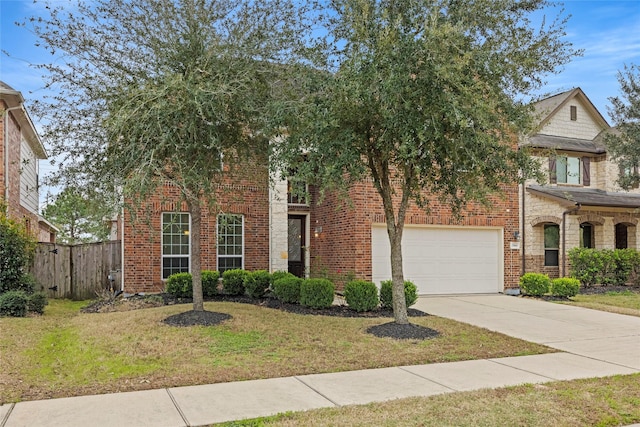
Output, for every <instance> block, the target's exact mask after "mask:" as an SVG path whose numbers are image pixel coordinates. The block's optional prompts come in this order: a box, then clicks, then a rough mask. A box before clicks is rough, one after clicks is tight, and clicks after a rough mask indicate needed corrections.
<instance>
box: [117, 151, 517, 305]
mask: <svg viewBox="0 0 640 427" xmlns="http://www.w3.org/2000/svg"><path fill="white" fill-rule="evenodd" d="M264 163H266V162H264ZM243 169H244V170H245V174H244V175H243V177H242V178H241V179H231V178H227V179H226V181H225V182H223V183H222V184H221V185H220V186H219V194H218V195H217V200H218V204H219V206H218V208H217V210H216V211H214V212H212V213H211V214H206V215H205V216H204V217H203V221H202V231H201V233H202V237H201V245H202V267H203V269H210V270H219V271H223V270H226V269H230V268H244V269H246V270H257V269H264V270H269V271H277V270H288V271H291V272H292V273H294V274H296V275H299V276H305V275H314V276H328V277H330V278H332V279H334V280H336V282H337V284H338V286H341V285H342V283H344V280H346V279H347V278H350V277H355V278H361V279H367V280H372V281H374V282H375V283H377V284H379V282H380V281H381V280H387V279H390V278H391V267H390V256H389V251H390V249H389V243H388V238H387V235H386V226H385V218H384V213H383V209H382V202H381V200H380V196H379V195H378V194H377V192H376V190H375V188H374V187H373V184H372V182H370V181H364V182H361V183H359V184H357V185H354V186H353V187H352V188H351V189H350V192H349V196H350V199H351V201H350V203H347V202H344V201H343V200H341V199H338V198H337V197H336V196H332V195H329V196H326V197H325V199H324V200H323V201H322V203H321V204H318V203H316V202H315V201H316V200H317V192H316V191H315V190H314V189H313V188H311V189H310V194H311V197H310V198H311V201H310V203H307V201H305V200H301V199H299V198H297V197H295V196H294V195H293V194H291V193H290V192H289V191H288V190H289V183H288V182H287V180H284V179H282V180H277V181H276V182H275V183H274V184H271V185H270V183H269V179H268V178H269V176H268V170H267V168H266V166H265V165H264V164H263V165H255V164H254V165H247V166H246V168H243ZM505 191H506V197H504V198H500V197H496V198H494V199H493V201H494V204H493V207H492V209H491V210H490V211H487V210H484V209H483V208H481V207H479V206H471V207H470V208H469V210H468V211H467V212H465V214H464V219H463V220H462V221H460V222H458V221H456V220H455V218H454V217H453V216H452V215H451V211H450V209H449V208H448V207H446V206H443V205H441V204H439V203H438V202H437V201H435V200H434V201H433V202H432V207H431V213H430V214H429V215H427V214H426V213H425V212H424V211H423V210H421V209H419V208H417V207H415V206H414V207H412V208H411V209H410V211H409V212H408V214H407V217H406V227H405V233H404V239H403V247H404V249H403V250H404V264H405V265H404V267H405V268H404V272H405V278H406V279H408V280H412V281H413V282H414V283H416V285H417V286H418V289H419V293H421V294H447V293H449V294H452V293H498V292H504V291H505V289H509V288H514V287H517V283H518V278H519V275H520V271H521V264H520V257H519V256H518V251H517V248H515V249H512V243H513V242H514V240H515V236H517V232H518V230H519V222H518V220H519V216H518V187H517V185H515V184H514V185H513V186H511V187H509V188H506V189H505ZM178 195H179V194H178V191H177V189H176V188H174V187H172V186H170V185H167V186H165V187H164V188H163V189H162V190H161V191H160V192H159V194H158V195H156V196H154V197H152V198H151V199H150V200H148V201H147V203H145V204H144V205H142V206H141V207H140V208H139V212H138V215H139V217H140V218H141V219H142V220H141V221H138V222H137V223H136V224H133V223H131V222H130V221H128V220H127V218H128V217H129V216H128V215H127V214H125V215H123V216H122V217H121V220H122V221H123V223H122V225H121V226H122V229H123V230H124V233H123V236H122V240H123V275H122V286H123V290H124V291H125V292H129V293H133V292H159V291H162V289H163V288H164V279H166V278H167V277H168V276H169V275H170V274H172V273H175V272H180V271H189V266H190V254H189V246H190V240H189V239H190V216H189V214H188V212H187V209H186V206H185V205H184V204H183V203H180V202H178V200H179V197H178ZM143 218H144V219H143Z"/></svg>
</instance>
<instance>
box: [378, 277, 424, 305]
mask: <svg viewBox="0 0 640 427" xmlns="http://www.w3.org/2000/svg"><path fill="white" fill-rule="evenodd" d="M404 300H405V302H406V304H407V308H409V307H411V306H412V305H413V304H415V303H416V302H417V301H418V287H417V286H416V285H415V284H414V283H413V282H410V281H409V280H405V282H404ZM380 305H381V306H382V308H385V309H389V310H392V309H393V281H392V280H384V281H382V282H380Z"/></svg>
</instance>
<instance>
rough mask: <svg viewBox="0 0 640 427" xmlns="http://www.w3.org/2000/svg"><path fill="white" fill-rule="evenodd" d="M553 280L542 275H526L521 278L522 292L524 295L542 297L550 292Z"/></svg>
mask: <svg viewBox="0 0 640 427" xmlns="http://www.w3.org/2000/svg"><path fill="white" fill-rule="evenodd" d="M550 286H551V279H549V276H547V275H546V274H542V273H525V274H524V275H523V276H522V277H520V290H521V291H522V293H523V294H524V295H531V296H542V295H544V294H546V293H547V292H549V287H550Z"/></svg>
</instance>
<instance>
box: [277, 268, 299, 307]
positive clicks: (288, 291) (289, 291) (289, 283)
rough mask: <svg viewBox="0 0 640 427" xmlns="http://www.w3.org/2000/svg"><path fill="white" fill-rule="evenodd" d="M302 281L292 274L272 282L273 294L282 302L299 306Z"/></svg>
mask: <svg viewBox="0 0 640 427" xmlns="http://www.w3.org/2000/svg"><path fill="white" fill-rule="evenodd" d="M301 284H302V279H301V278H300V277H296V276H294V275H293V274H292V275H291V276H284V277H282V278H280V279H278V280H276V281H275V282H273V285H272V286H273V293H274V294H275V296H276V298H278V299H279V300H280V301H282V302H286V303H292V304H300V285H301Z"/></svg>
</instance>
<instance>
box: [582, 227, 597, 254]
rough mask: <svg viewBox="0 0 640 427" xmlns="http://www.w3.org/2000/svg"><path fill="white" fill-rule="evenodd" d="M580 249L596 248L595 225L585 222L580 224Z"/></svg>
mask: <svg viewBox="0 0 640 427" xmlns="http://www.w3.org/2000/svg"><path fill="white" fill-rule="evenodd" d="M580 247H581V248H595V247H596V245H595V239H594V234H593V225H591V224H589V223H587V222H585V223H583V224H580Z"/></svg>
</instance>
